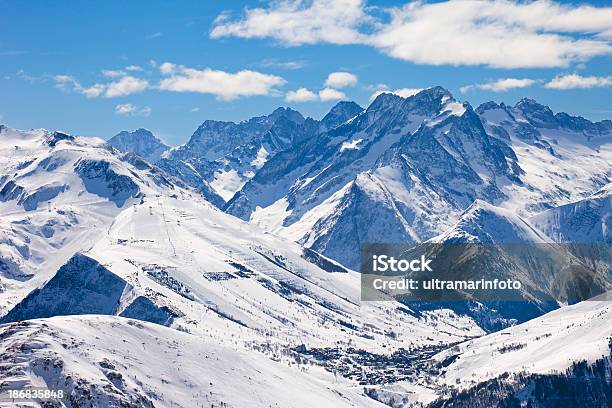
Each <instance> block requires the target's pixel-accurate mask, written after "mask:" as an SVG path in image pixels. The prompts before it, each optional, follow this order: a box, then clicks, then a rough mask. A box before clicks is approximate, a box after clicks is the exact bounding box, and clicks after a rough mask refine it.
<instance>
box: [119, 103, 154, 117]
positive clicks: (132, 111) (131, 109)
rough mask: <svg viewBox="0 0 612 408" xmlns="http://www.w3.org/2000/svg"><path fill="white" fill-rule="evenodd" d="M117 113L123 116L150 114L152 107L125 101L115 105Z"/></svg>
mask: <svg viewBox="0 0 612 408" xmlns="http://www.w3.org/2000/svg"><path fill="white" fill-rule="evenodd" d="M115 113H116V114H117V115H121V116H149V115H150V114H151V108H149V107H148V106H143V107H142V108H139V107H137V106H134V105H132V104H131V103H123V104H119V105H117V106H115Z"/></svg>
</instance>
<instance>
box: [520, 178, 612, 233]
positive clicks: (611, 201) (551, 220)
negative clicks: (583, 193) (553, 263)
mask: <svg viewBox="0 0 612 408" xmlns="http://www.w3.org/2000/svg"><path fill="white" fill-rule="evenodd" d="M531 222H532V223H533V224H534V225H537V226H539V228H540V229H541V230H542V231H544V232H546V234H547V235H548V236H550V237H552V238H553V239H554V240H555V241H557V242H576V243H592V242H606V243H612V183H611V184H608V185H606V186H605V187H604V188H602V189H601V190H599V191H597V192H596V193H594V194H592V195H590V196H588V197H586V198H584V199H582V200H578V201H576V202H572V203H569V204H565V205H562V206H559V207H555V208H551V209H549V210H546V211H542V212H541V213H539V214H537V215H535V216H533V217H532V218H531Z"/></svg>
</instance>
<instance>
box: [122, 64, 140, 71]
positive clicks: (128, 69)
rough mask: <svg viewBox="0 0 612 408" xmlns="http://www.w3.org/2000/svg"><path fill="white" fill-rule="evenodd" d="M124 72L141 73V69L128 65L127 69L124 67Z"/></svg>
mask: <svg viewBox="0 0 612 408" xmlns="http://www.w3.org/2000/svg"><path fill="white" fill-rule="evenodd" d="M125 70H126V71H131V72H135V71H143V69H142V67H141V66H138V65H128V66H127V67H125Z"/></svg>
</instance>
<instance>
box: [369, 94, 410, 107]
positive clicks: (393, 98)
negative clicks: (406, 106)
mask: <svg viewBox="0 0 612 408" xmlns="http://www.w3.org/2000/svg"><path fill="white" fill-rule="evenodd" d="M402 100H404V98H402V97H401V96H399V95H396V94H394V93H391V92H383V93H381V94H379V95H378V96H377V97H376V98H375V99H374V101H372V103H371V104H370V106H368V109H367V110H368V111H372V110H379V109H386V108H388V107H389V106H392V105H395V104H397V103H399V102H400V101H402Z"/></svg>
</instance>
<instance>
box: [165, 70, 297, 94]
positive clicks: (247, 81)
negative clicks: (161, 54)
mask: <svg viewBox="0 0 612 408" xmlns="http://www.w3.org/2000/svg"><path fill="white" fill-rule="evenodd" d="M160 72H161V73H162V74H164V75H166V76H167V77H166V78H164V79H162V80H161V82H160V83H159V86H158V88H159V89H162V90H166V91H173V92H199V93H206V94H212V95H215V96H216V97H217V98H218V99H222V100H232V99H236V98H239V97H243V96H254V95H276V94H278V93H279V91H278V90H277V89H276V87H278V86H282V85H284V84H285V83H286V81H285V80H284V79H283V78H281V77H279V76H276V75H268V74H263V73H261V72H257V71H250V70H242V71H238V72H236V73H231V72H225V71H220V70H214V69H210V68H204V69H201V70H199V69H195V68H188V67H185V66H182V65H176V64H172V63H169V62H165V63H163V64H161V65H160Z"/></svg>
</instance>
